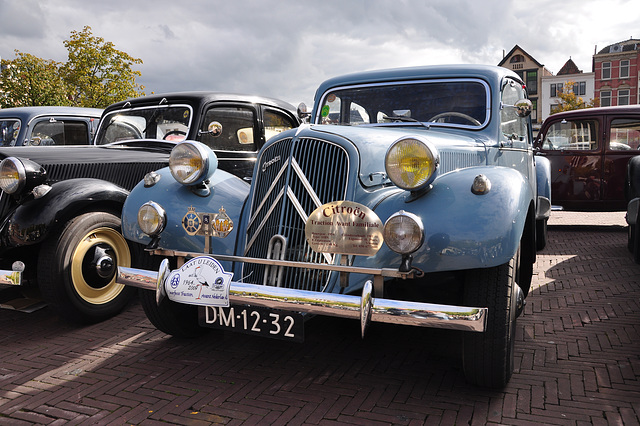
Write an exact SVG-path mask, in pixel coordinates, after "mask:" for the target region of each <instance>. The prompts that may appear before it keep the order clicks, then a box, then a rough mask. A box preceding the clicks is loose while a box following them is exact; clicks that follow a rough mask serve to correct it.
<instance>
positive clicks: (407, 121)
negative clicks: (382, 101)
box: [382, 115, 430, 129]
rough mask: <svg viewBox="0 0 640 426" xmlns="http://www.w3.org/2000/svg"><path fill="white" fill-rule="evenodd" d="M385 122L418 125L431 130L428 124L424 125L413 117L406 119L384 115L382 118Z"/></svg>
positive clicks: (401, 116) (399, 116) (400, 116)
mask: <svg viewBox="0 0 640 426" xmlns="http://www.w3.org/2000/svg"><path fill="white" fill-rule="evenodd" d="M382 119H383V120H391V121H401V122H403V123H418V124H420V125H422V126H424V127H426V128H427V129H428V128H430V126H429V125H428V124H426V123H423V122H422V121H420V120H416V119H415V118H411V117H405V116H403V115H394V116H391V117H390V116H388V115H383V116H382Z"/></svg>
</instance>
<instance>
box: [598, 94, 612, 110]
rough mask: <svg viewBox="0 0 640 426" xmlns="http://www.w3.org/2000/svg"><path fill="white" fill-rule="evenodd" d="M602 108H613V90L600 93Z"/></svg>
mask: <svg viewBox="0 0 640 426" xmlns="http://www.w3.org/2000/svg"><path fill="white" fill-rule="evenodd" d="M600 106H603V107H605V106H611V90H604V91H602V92H600Z"/></svg>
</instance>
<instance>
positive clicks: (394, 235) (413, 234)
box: [384, 210, 424, 254]
mask: <svg viewBox="0 0 640 426" xmlns="http://www.w3.org/2000/svg"><path fill="white" fill-rule="evenodd" d="M384 242H385V243H386V244H387V246H388V247H389V248H390V249H391V250H393V251H395V252H396V253H400V254H410V253H413V252H415V251H416V250H418V249H419V248H420V247H421V246H422V243H423V242H424V227H423V226H422V220H420V218H419V217H418V216H416V215H415V214H413V213H409V212H405V211H404V210H400V211H399V212H397V213H394V214H393V215H391V217H389V219H388V220H387V222H386V223H385V224H384Z"/></svg>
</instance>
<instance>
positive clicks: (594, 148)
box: [536, 115, 604, 210]
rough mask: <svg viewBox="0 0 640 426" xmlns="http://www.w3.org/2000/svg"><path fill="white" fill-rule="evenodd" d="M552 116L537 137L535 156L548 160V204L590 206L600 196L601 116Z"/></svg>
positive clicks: (584, 208)
mask: <svg viewBox="0 0 640 426" xmlns="http://www.w3.org/2000/svg"><path fill="white" fill-rule="evenodd" d="M552 117H553V116H552ZM552 117H550V118H548V119H547V121H546V122H545V123H544V126H543V128H542V129H541V131H540V133H539V135H538V138H537V140H536V147H537V148H538V155H542V156H545V157H547V158H548V159H549V162H550V163H551V203H552V204H553V205H554V206H561V207H563V208H565V209H568V210H589V209H592V208H594V206H595V205H596V204H599V203H601V200H602V198H603V195H602V181H603V158H602V155H603V152H604V151H603V142H602V140H603V139H602V133H603V131H602V129H603V123H602V117H601V116H599V115H594V116H588V115H579V116H576V117H571V118H562V117H561V116H560V117H558V118H557V119H553V118H552Z"/></svg>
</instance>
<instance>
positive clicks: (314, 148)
mask: <svg viewBox="0 0 640 426" xmlns="http://www.w3.org/2000/svg"><path fill="white" fill-rule="evenodd" d="M348 160H349V159H348V154H347V152H346V151H345V150H344V149H343V148H342V147H340V146H338V145H336V144H333V143H329V142H326V141H322V140H317V139H300V140H293V139H284V140H282V141H279V142H277V143H275V144H273V145H271V146H269V147H268V148H266V149H265V151H264V152H263V154H262V156H261V158H260V172H259V173H258V175H257V176H254V188H255V189H254V193H253V199H252V202H251V211H250V221H249V224H248V228H247V234H246V246H245V247H246V248H245V256H249V257H258V258H265V257H266V258H271V259H282V260H290V261H298V262H310V263H312V264H313V263H333V262H334V259H333V255H326V254H325V255H322V254H319V253H316V252H314V251H313V250H312V249H311V248H310V247H309V245H308V244H307V241H306V238H305V234H304V227H305V223H306V220H307V218H308V217H309V215H310V214H311V213H312V212H313V211H314V210H315V209H316V208H317V207H319V206H321V205H322V204H325V203H328V202H331V201H337V200H344V199H345V196H346V194H347V186H348V176H349V161H348ZM274 236H275V237H274ZM330 274H331V273H330V272H328V271H319V270H316V269H315V268H313V265H310V268H309V269H299V268H282V267H280V268H278V267H270V266H264V265H256V264H249V263H246V264H245V265H244V269H243V277H244V278H243V279H244V281H245V282H247V283H253V284H264V285H275V286H280V287H287V288H296V289H304V290H311V291H322V290H323V289H324V287H325V286H326V285H327V283H328V282H329V279H330V277H331V275H330Z"/></svg>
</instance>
